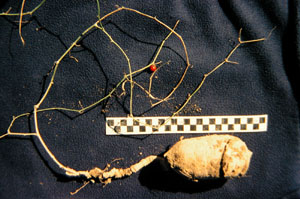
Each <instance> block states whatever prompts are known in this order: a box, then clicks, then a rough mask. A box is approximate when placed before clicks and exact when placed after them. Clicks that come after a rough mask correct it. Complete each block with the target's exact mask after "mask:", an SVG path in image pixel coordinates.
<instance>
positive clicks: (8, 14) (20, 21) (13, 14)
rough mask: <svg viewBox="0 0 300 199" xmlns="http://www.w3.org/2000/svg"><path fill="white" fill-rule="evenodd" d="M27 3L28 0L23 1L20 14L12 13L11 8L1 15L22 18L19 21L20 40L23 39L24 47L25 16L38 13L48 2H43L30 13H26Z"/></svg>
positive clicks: (0, 14) (44, 0)
mask: <svg viewBox="0 0 300 199" xmlns="http://www.w3.org/2000/svg"><path fill="white" fill-rule="evenodd" d="M25 2H26V0H23V1H22V5H21V9H20V13H10V11H11V8H9V9H8V10H7V11H6V12H3V13H0V16H20V19H19V36H20V39H21V41H22V44H23V45H25V40H24V38H23V36H22V23H23V22H22V20H23V16H25V15H32V14H33V13H34V12H35V11H37V10H38V9H39V8H40V7H41V6H42V5H43V4H44V3H45V2H46V0H43V1H41V3H40V4H39V5H37V6H36V7H35V8H34V9H33V10H31V11H29V12H24V6H25Z"/></svg>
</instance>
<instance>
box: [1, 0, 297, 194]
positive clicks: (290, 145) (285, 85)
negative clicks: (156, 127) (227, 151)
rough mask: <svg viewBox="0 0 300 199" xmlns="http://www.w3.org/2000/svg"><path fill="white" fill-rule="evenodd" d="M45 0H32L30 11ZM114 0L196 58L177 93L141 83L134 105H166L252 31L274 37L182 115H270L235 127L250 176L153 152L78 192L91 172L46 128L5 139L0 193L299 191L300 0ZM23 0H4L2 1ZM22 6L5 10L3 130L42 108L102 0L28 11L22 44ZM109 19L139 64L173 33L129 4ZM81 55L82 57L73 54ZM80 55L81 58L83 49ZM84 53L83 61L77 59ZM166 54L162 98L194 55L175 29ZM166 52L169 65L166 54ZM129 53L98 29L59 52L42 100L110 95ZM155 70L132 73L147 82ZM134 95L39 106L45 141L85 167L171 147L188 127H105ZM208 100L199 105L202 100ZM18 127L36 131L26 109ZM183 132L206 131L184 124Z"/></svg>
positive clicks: (110, 4)
mask: <svg viewBox="0 0 300 199" xmlns="http://www.w3.org/2000/svg"><path fill="white" fill-rule="evenodd" d="M38 3H39V1H26V2H25V8H24V11H29V10H32V9H33V8H34V7H36V6H37V5H38ZM115 5H119V6H125V7H129V8H133V9H136V10H138V11H141V12H143V13H146V14H149V15H151V16H155V17H157V19H159V20H160V21H162V22H164V23H165V24H167V25H168V26H169V27H171V28H173V27H174V25H175V23H176V21H177V20H180V22H179V24H178V26H177V27H176V30H175V31H176V32H177V33H178V34H179V35H181V37H182V39H183V40H184V42H185V45H186V48H187V52H188V57H189V61H190V63H191V65H192V67H191V68H190V69H189V70H188V72H187V74H186V76H185V79H184V80H183V82H182V84H181V85H180V86H179V87H178V89H177V90H176V92H175V93H174V94H173V95H172V96H171V98H170V100H168V101H166V102H163V103H162V104H160V105H158V106H156V107H154V108H151V104H150V103H149V102H150V98H149V97H147V95H146V94H145V92H144V91H143V90H141V89H140V88H139V87H138V86H135V87H134V92H133V93H134V96H133V97H134V98H133V114H134V115H139V116H168V115H171V114H172V113H173V112H174V111H175V109H176V107H178V106H180V105H181V104H183V103H184V101H185V100H186V98H187V96H188V94H190V93H192V92H193V91H194V90H195V89H196V88H197V86H198V85H199V83H200V82H201V80H202V78H203V75H204V74H205V73H208V72H209V71H211V70H212V69H213V68H214V67H215V66H217V65H218V64H219V63H220V62H222V61H223V60H224V58H225V57H226V56H227V55H228V53H229V52H230V51H231V50H232V49H233V48H234V46H235V45H236V44H237V43H238V35H239V30H240V28H242V39H243V40H251V39H258V38H262V37H267V36H268V34H269V33H270V31H271V30H272V29H273V28H274V27H276V28H275V29H274V31H273V32H272V34H271V35H270V37H269V38H268V40H266V41H261V42H257V43H249V44H244V45H242V46H241V47H239V48H238V49H237V50H236V51H235V52H234V54H233V55H232V56H231V58H230V60H231V61H235V62H238V63H239V64H229V63H226V64H224V65H223V66H222V67H220V68H219V69H218V70H216V71H215V72H214V73H213V74H211V75H210V76H209V77H208V78H207V79H206V81H205V83H204V84H203V86H202V88H201V89H200V90H199V92H197V93H196V94H195V95H194V96H193V98H192V99H191V101H190V102H189V103H188V104H187V106H186V107H185V109H184V110H183V111H182V112H181V113H180V115H248V114H268V116H269V122H268V131H267V132H264V133H245V134H234V135H236V136H238V137H240V138H241V139H242V140H244V141H245V142H246V144H247V146H248V147H249V149H250V150H251V151H253V157H252V161H251V164H250V168H249V170H248V173H247V176H246V177H243V178H239V179H228V180H224V179H220V180H203V181H200V182H199V183H191V182H189V181H186V180H185V179H183V178H181V177H179V176H178V175H177V174H175V173H172V172H170V171H167V170H165V169H164V168H162V167H161V166H160V164H158V163H157V162H154V163H153V164H151V165H149V166H148V167H146V168H144V169H142V170H141V171H140V172H138V173H136V174H133V175H132V176H130V177H128V178H124V179H121V180H113V181H112V183H111V184H108V185H107V186H106V187H104V188H103V187H101V185H100V184H99V183H96V184H89V185H87V186H86V187H85V188H84V189H82V190H81V191H80V192H79V193H77V194H76V195H74V196H70V195H69V192H72V191H75V190H76V189H77V188H79V187H80V186H81V185H82V184H83V182H82V181H80V179H72V178H67V177H65V175H63V171H62V170H61V169H60V168H58V167H57V165H55V164H54V162H53V161H52V160H51V159H50V158H49V156H48V155H47V154H46V153H45V151H44V149H43V148H42V146H41V144H40V142H39V141H38V139H37V138H36V137H34V136H32V137H22V136H18V137H14V136H7V137H5V138H3V139H1V140H0V170H1V178H0V198H69V197H71V198H300V147H299V142H300V134H299V132H300V129H299V88H298V87H297V86H298V85H299V82H300V79H299V74H300V73H299V68H300V48H299V47H300V38H299V37H300V34H299V30H300V26H299V21H300V18H299V13H300V4H299V1H296V0H290V1H281V0H272V1H270V0H266V1H258V0H251V1H233V0H223V1H215V0H203V1H197V0H190V1H184V0H181V1H180V0H174V1H138V0H132V1H120V0H111V1H102V0H101V1H100V7H101V12H100V15H101V16H104V15H106V14H108V13H109V12H111V11H113V10H114V9H116V7H115ZM9 7H12V10H11V13H13V12H19V10H20V8H21V1H16V0H14V1H13V0H8V1H1V2H0V10H1V11H0V12H5V11H7V10H8V9H9ZM18 21H19V17H18V16H0V38H1V39H0V51H1V53H0V67H1V72H0V93H1V97H0V100H1V103H0V104H1V113H0V132H1V135H2V134H5V133H6V130H7V128H8V126H9V124H10V122H11V119H12V116H13V115H14V116H17V115H19V114H21V113H24V112H30V111H32V110H33V105H34V104H36V103H37V102H38V101H39V100H40V98H41V97H42V95H43V94H44V92H45V89H46V88H47V86H48V84H49V81H50V77H51V75H52V73H50V77H49V76H47V73H48V72H51V68H52V66H53V64H54V62H55V61H57V60H58V59H59V58H60V57H61V56H62V54H63V53H64V52H65V51H66V49H67V48H68V47H69V46H70V45H71V44H72V42H74V41H75V40H76V38H77V37H78V36H80V35H81V33H82V32H83V31H84V30H86V29H87V28H88V27H90V26H91V25H92V24H94V23H95V22H96V21H97V4H96V1H79V0H71V1H66V0H61V1H46V2H45V4H43V5H42V6H41V7H40V8H39V9H38V10H37V11H36V12H35V13H34V14H33V15H32V16H24V17H23V22H24V25H23V27H22V36H23V38H24V40H25V46H23V45H22V42H21V39H20V37H19V30H18ZM102 25H103V26H104V28H105V30H106V31H107V32H108V33H109V34H110V35H111V36H112V38H113V39H114V40H115V41H116V42H117V43H118V44H119V45H120V46H121V47H122V49H124V51H125V52H126V54H127V55H128V57H129V59H130V61H131V65H132V70H137V69H139V68H142V67H144V66H146V65H147V64H149V63H150V62H151V61H152V59H153V58H154V57H155V53H156V52H157V50H158V49H159V46H160V44H161V42H162V41H163V40H164V38H165V37H166V36H167V35H168V34H169V32H170V31H169V30H167V29H166V28H165V27H163V26H162V25H160V24H158V23H157V22H155V21H154V20H153V19H149V18H147V17H145V16H141V15H138V14H136V13H133V12H129V11H121V12H118V13H115V14H114V15H112V16H110V17H108V18H106V19H105V20H104V21H103V22H102ZM74 58H75V59H74ZM76 59H77V60H76ZM77 61H78V62H77ZM157 61H161V65H163V67H162V68H161V69H160V70H159V71H158V72H157V74H156V77H154V78H153V85H152V93H153V95H155V96H158V97H160V98H163V97H164V96H166V95H167V94H168V93H169V92H170V91H171V90H172V88H173V87H174V86H175V85H176V83H178V81H179V79H180V77H181V75H182V74H183V72H184V69H185V66H186V64H187V63H186V62H187V59H186V56H185V51H184V48H183V45H182V43H181V41H180V39H179V37H177V36H176V35H174V34H173V35H171V36H170V38H169V39H168V40H167V41H166V42H165V45H164V47H163V48H162V50H161V53H160V55H159V57H158V58H157ZM167 63H168V64H167ZM128 71H129V69H128V65H127V60H126V59H125V58H124V56H123V54H122V53H121V52H120V50H119V49H118V48H116V46H115V45H114V44H113V43H111V42H110V40H109V39H108V37H107V36H106V35H105V34H104V33H103V32H102V31H101V30H96V29H95V30H93V31H91V33H90V34H88V35H87V36H86V37H85V38H84V39H83V40H82V41H80V42H79V46H77V47H75V48H74V49H73V50H72V52H71V54H70V56H69V55H66V57H65V58H64V59H63V60H62V61H61V63H60V65H59V67H58V70H57V73H56V76H55V81H54V82H55V83H54V85H53V87H52V89H51V91H50V92H49V94H48V96H47V98H46V100H45V101H44V102H43V104H42V105H41V108H47V107H66V108H73V109H80V107H86V106H88V105H89V104H92V103H94V102H96V101H97V100H99V99H101V98H102V97H104V96H105V95H106V94H108V93H109V92H110V91H111V89H112V88H114V86H115V85H116V84H117V83H118V82H119V81H120V80H121V79H122V78H123V76H124V74H125V73H128ZM150 76H151V72H150V71H145V72H143V73H141V74H139V75H137V76H135V77H134V80H135V81H136V82H137V83H139V84H140V85H142V86H145V87H146V88H147V86H148V83H149V78H150ZM125 89H126V91H127V93H126V95H122V96H121V93H122V89H121V88H118V89H117V90H116V92H115V93H114V95H113V96H112V97H111V98H110V99H109V100H104V102H102V103H100V104H99V105H97V106H96V107H94V108H93V109H91V110H89V111H88V112H86V113H84V114H81V115H80V114H76V113H73V112H68V111H46V112H42V113H39V114H38V118H39V128H40V131H41V135H42V137H43V139H44V141H45V142H46V143H47V146H48V147H49V149H50V150H51V151H52V152H53V154H55V156H56V158H57V159H58V160H59V161H60V162H61V163H62V164H64V165H67V166H69V167H71V168H74V169H76V170H89V169H92V168H94V167H99V168H105V166H106V164H107V163H110V162H111V161H113V160H114V159H116V158H122V160H119V161H117V162H114V163H112V167H122V168H125V167H128V166H130V165H132V164H134V163H136V162H137V161H139V160H140V159H142V158H144V157H146V156H148V155H158V154H163V153H164V152H165V151H166V150H167V149H168V147H170V146H172V145H173V144H174V143H176V142H177V141H178V140H179V138H180V136H182V134H170V135H150V136H128V137H126V136H106V135H105V128H104V127H105V117H109V116H126V115H128V114H129V110H130V108H129V107H130V106H129V101H130V100H129V99H130V96H129V93H130V84H129V83H127V84H126V85H125ZM200 109H201V111H200ZM12 131H14V132H35V128H34V123H33V117H32V115H31V117H29V118H27V117H25V118H20V119H19V120H17V121H16V123H15V125H14V126H13V128H12ZM184 136H185V137H195V136H200V135H196V134H185V135H184Z"/></svg>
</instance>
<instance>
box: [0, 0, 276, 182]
mask: <svg viewBox="0 0 300 199" xmlns="http://www.w3.org/2000/svg"><path fill="white" fill-rule="evenodd" d="M23 2H25V0H24V1H23ZM44 2H45V0H44V1H42V2H41V3H40V4H39V6H41V5H42V4H43V3H44ZM97 5H98V18H99V20H98V21H96V22H95V23H94V24H93V25H91V26H90V27H88V28H87V29H86V30H85V31H84V32H83V33H82V34H81V35H80V36H79V37H78V38H77V39H76V40H75V41H74V42H73V43H72V44H71V46H70V47H69V48H68V49H67V50H66V51H65V52H64V54H63V55H62V56H61V57H60V58H59V59H58V60H57V61H56V62H55V64H54V67H53V71H52V76H51V80H50V83H49V85H48V86H47V88H46V91H45V93H44V95H43V96H42V98H41V99H40V101H39V102H38V103H37V104H36V105H34V110H33V116H34V124H35V131H36V132H35V133H17V132H11V128H12V126H13V124H14V122H15V121H16V119H18V118H20V117H25V116H29V115H30V113H23V114H21V115H18V116H16V117H13V120H12V122H11V124H10V126H9V127H8V130H7V133H6V134H4V135H2V136H0V139H1V138H3V137H5V136H8V135H21V136H31V135H34V136H37V138H38V140H39V141H40V143H41V144H42V146H43V148H44V149H45V151H46V152H47V154H48V155H49V157H50V158H51V159H52V160H53V161H54V162H55V163H56V165H57V166H59V167H60V168H61V169H63V170H64V172H65V175H67V176H82V177H85V179H86V180H87V181H91V182H94V179H95V178H99V179H103V183H104V184H107V183H109V180H111V178H112V177H114V178H119V177H123V176H126V175H131V173H134V172H137V171H138V170H139V169H141V168H142V167H143V166H145V165H147V164H149V163H151V162H152V161H153V160H154V159H156V158H157V156H149V157H147V158H145V159H142V160H141V161H140V162H139V163H137V164H135V165H132V166H131V167H130V168H127V169H126V170H124V171H123V170H120V169H118V174H117V173H116V172H115V170H114V169H112V170H110V171H107V169H104V170H101V169H99V168H94V169H92V170H89V171H80V170H79V171H77V170H74V169H72V168H69V167H68V166H65V165H63V164H62V163H61V162H59V161H58V160H57V158H56V157H55V155H54V154H53V153H52V152H51V151H50V149H49V148H48V146H47V145H46V143H45V142H44V140H43V138H42V136H41V133H40V130H39V125H38V112H43V111H51V110H64V111H71V112H77V113H83V112H85V111H86V110H88V109H90V108H92V107H94V106H96V105H97V104H99V103H101V102H102V101H103V100H105V99H108V98H110V97H111V96H112V94H113V93H114V92H115V91H116V89H117V88H118V87H119V86H121V85H122V84H123V83H124V82H125V81H129V82H130V85H131V86H130V116H131V117H133V114H132V106H133V103H132V98H133V97H132V96H133V86H134V84H135V85H138V84H137V83H136V82H134V81H133V75H134V74H136V73H139V72H142V71H143V70H145V69H147V68H149V67H150V65H151V64H153V63H157V62H156V59H157V57H158V55H159V53H160V52H161V50H162V47H163V45H164V43H165V41H166V40H167V39H168V38H169V37H170V35H171V34H174V35H176V36H177V37H178V38H179V40H180V41H181V43H182V46H183V48H184V52H185V57H186V64H187V65H186V68H185V70H184V72H183V74H182V76H181V78H180V80H179V81H178V82H177V84H176V85H175V86H174V87H173V89H172V90H171V91H170V93H169V94H168V95H167V96H166V97H164V98H163V99H158V98H155V97H154V96H152V95H151V84H152V77H151V78H150V83H149V91H148V92H146V93H147V94H148V95H149V96H150V97H152V98H153V99H158V102H156V103H154V104H152V106H156V105H158V104H160V103H162V102H164V101H166V100H168V99H169V98H170V97H171V96H172V94H173V93H174V92H175V91H176V90H177V88H178V87H179V86H180V84H181V83H182V81H183V79H184V78H185V76H186V73H187V71H188V69H189V67H190V62H189V57H188V53H187V48H186V46H185V43H184V41H183V39H182V37H181V36H180V35H179V34H178V33H177V32H176V31H175V28H176V26H177V24H178V22H177V23H176V24H175V26H174V28H173V29H172V28H170V27H169V26H167V25H166V24H165V23H163V22H161V21H160V20H158V19H157V18H156V17H152V16H150V15H148V14H145V13H142V12H140V11H137V10H134V9H131V8H126V7H118V8H117V9H116V10H114V11H112V12H110V13H108V14H107V15H105V16H103V17H102V18H101V17H100V10H99V2H98V1H97ZM37 8H38V7H37ZM35 10H36V9H35ZM35 10H34V11H35ZM122 10H127V11H130V12H134V13H137V14H139V15H141V16H144V17H147V18H149V19H152V20H154V21H156V22H157V23H159V24H160V25H162V26H163V27H165V28H166V29H168V30H169V31H170V33H169V34H168V36H167V37H166V38H165V39H164V40H163V42H162V43H161V46H160V48H159V49H158V51H157V54H156V55H155V56H154V59H153V61H152V62H151V63H150V64H148V65H147V66H145V67H143V68H141V69H138V70H136V71H132V69H131V63H130V59H129V57H128V56H127V54H126V53H125V51H124V50H123V49H122V48H121V46H120V45H119V44H118V43H117V42H115V41H114V40H113V38H112V37H111V36H110V34H109V33H108V32H107V31H106V30H105V29H104V27H103V26H102V24H101V21H103V20H104V19H106V18H107V17H109V16H111V15H113V14H115V13H117V12H120V11H122ZM8 14H9V12H8V13H6V15H8ZM25 14H26V13H23V15H25ZM31 14H32V13H31ZM15 15H17V14H15ZM21 15H22V14H21ZM92 29H99V30H101V31H103V33H104V34H105V35H106V36H107V37H108V38H109V39H110V41H111V42H112V43H113V44H114V45H115V46H116V47H117V48H118V49H119V50H120V51H121V52H122V54H123V56H124V57H125V58H126V60H127V65H128V69H129V73H128V74H126V75H124V77H123V79H122V80H121V81H120V82H119V83H118V84H117V85H116V86H115V87H114V88H113V89H112V90H111V91H110V92H109V93H108V94H107V95H106V96H105V97H103V98H101V99H100V100H98V101H96V102H95V103H93V104H91V105H89V106H87V107H85V108H82V109H69V108H62V107H52V108H45V109H39V108H40V106H41V104H42V103H43V102H44V100H45V99H46V97H47V96H48V93H49V92H50V90H51V88H52V86H53V84H54V79H55V75H56V72H57V69H58V66H59V64H60V62H61V61H62V60H63V58H64V57H65V56H66V55H68V54H70V52H71V50H72V49H73V48H74V47H76V46H77V44H78V43H79V42H80V41H81V40H82V39H83V38H84V37H85V36H86V35H87V33H88V32H90V31H91V30H92ZM271 32H272V31H271ZM271 32H270V33H269V35H268V37H265V38H260V39H254V40H246V41H242V39H241V30H240V32H239V37H238V42H239V43H238V44H237V45H236V46H235V47H234V48H233V49H232V50H231V51H230V53H229V54H228V55H227V57H226V58H225V59H224V61H222V62H221V63H220V64H218V65H217V66H215V67H214V68H213V69H212V70H211V71H210V72H208V73H206V74H204V76H203V79H202V81H201V82H200V84H199V85H198V87H197V88H196V89H195V90H194V91H193V92H192V93H191V94H189V95H188V97H187V99H186V100H185V102H184V103H183V105H182V106H181V107H180V108H179V109H178V110H177V111H176V112H174V113H173V114H172V116H170V117H169V119H171V118H172V117H174V116H176V115H177V114H178V113H179V112H180V111H181V110H182V109H183V108H184V107H185V106H186V105H187V103H188V102H189V101H190V100H191V98H192V97H193V96H194V95H195V94H196V93H197V92H198V91H199V90H200V88H201V87H202V86H203V84H204V82H205V80H206V78H207V77H208V76H210V75H211V74H213V73H214V72H215V71H216V70H218V69H219V68H220V67H221V66H222V65H224V64H225V63H231V64H237V62H233V61H230V60H229V59H230V57H231V56H232V55H233V53H234V52H235V51H236V50H237V49H238V48H239V47H240V46H241V45H242V44H247V43H254V42H259V41H264V40H267V39H268V38H269V36H270V35H271ZM139 87H140V88H142V86H139ZM143 90H144V91H146V89H143ZM165 123H166V122H165ZM162 125H164V124H162ZM120 171H122V172H121V174H120ZM119 174H120V175H119Z"/></svg>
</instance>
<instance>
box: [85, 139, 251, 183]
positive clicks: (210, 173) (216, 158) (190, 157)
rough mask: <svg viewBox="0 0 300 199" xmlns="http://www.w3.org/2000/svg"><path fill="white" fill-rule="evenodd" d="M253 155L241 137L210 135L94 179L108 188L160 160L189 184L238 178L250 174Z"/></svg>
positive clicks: (97, 174)
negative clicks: (205, 180) (223, 178)
mask: <svg viewBox="0 0 300 199" xmlns="http://www.w3.org/2000/svg"><path fill="white" fill-rule="evenodd" d="M251 156H252V152H251V151H250V150H249V149H248V148H247V146H246V144H245V143H244V142H243V141H242V140H241V139H239V138H238V137H235V136H232V135H209V136H202V137H195V138H189V139H183V137H182V138H181V139H180V141H178V142H177V143H175V144H174V145H173V146H172V147H171V148H170V149H169V150H168V151H167V152H166V153H165V154H164V155H163V157H160V156H156V155H150V156H148V157H146V158H144V159H142V160H141V161H139V162H138V163H136V164H134V165H132V166H130V167H129V168H125V169H122V168H112V169H111V170H109V171H108V168H106V169H104V170H101V169H99V168H94V169H92V170H90V171H89V172H88V173H89V174H90V176H91V177H90V178H94V179H99V180H100V182H102V183H104V184H108V183H110V182H111V180H112V179H113V178H122V177H125V176H129V175H131V174H132V173H136V172H137V171H139V170H140V169H142V168H143V167H145V166H147V165H149V164H150V163H151V162H153V161H154V160H156V159H162V160H163V162H165V163H166V164H167V165H169V166H170V167H171V168H172V169H173V170H175V171H176V172H178V173H179V174H181V175H183V176H185V177H186V178H188V179H189V180H192V181H195V182H197V181H198V180H199V179H203V178H221V177H225V178H234V177H241V176H244V175H245V174H246V172H247V170H248V167H249V164H250V159H251Z"/></svg>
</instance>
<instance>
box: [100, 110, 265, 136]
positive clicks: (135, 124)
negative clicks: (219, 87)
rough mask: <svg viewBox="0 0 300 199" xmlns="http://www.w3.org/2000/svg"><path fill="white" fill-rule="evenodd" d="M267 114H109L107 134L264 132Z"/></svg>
mask: <svg viewBox="0 0 300 199" xmlns="http://www.w3.org/2000/svg"><path fill="white" fill-rule="evenodd" d="M267 127H268V115H266V114H264V115H224V116H178V117H173V118H171V119H170V117H134V118H131V117H107V118H106V135H145V134H173V133H247V132H265V131H267Z"/></svg>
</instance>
